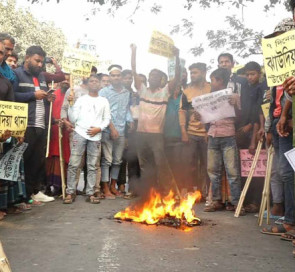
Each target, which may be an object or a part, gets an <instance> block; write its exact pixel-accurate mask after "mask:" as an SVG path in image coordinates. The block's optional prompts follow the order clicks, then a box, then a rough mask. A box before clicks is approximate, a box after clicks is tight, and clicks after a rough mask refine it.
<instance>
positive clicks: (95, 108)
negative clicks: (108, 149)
mask: <svg viewBox="0 0 295 272" xmlns="http://www.w3.org/2000/svg"><path fill="white" fill-rule="evenodd" d="M87 87H88V90H89V94H87V95H84V96H81V97H80V98H78V100H77V101H76V103H75V104H74V106H72V107H70V108H69V110H68V114H69V119H70V122H71V123H72V124H73V125H74V127H75V130H74V132H73V139H72V143H71V156H70V161H69V167H68V180H67V196H66V198H65V199H64V204H71V203H72V202H73V201H74V200H75V192H76V176H77V171H78V169H79V166H80V164H81V160H82V157H83V154H84V152H85V150H86V152H87V186H86V195H87V196H88V197H87V201H89V202H90V203H93V204H97V203H99V198H98V197H97V196H95V195H94V186H95V184H96V175H97V168H98V164H99V162H100V151H101V149H100V148H101V146H100V144H101V132H102V130H103V129H105V128H106V127H107V126H108V125H109V123H110V119H111V116H110V107H109V103H108V101H107V99H105V98H104V97H100V96H98V91H99V87H100V84H99V79H98V77H97V76H96V75H91V76H90V77H89V79H88V83H87Z"/></svg>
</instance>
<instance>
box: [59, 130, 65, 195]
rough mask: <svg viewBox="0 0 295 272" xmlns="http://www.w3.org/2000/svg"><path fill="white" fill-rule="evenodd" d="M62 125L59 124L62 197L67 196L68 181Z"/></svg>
mask: <svg viewBox="0 0 295 272" xmlns="http://www.w3.org/2000/svg"><path fill="white" fill-rule="evenodd" d="M62 137H63V135H62V127H61V126H60V124H59V126H58V142H59V163H60V173H61V185H62V187H61V188H62V199H65V197H66V182H65V168H64V166H65V163H64V154H63V144H62Z"/></svg>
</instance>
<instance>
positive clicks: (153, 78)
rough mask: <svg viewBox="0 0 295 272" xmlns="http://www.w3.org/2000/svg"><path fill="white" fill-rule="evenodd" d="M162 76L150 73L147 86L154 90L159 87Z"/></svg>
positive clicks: (157, 73) (153, 72)
mask: <svg viewBox="0 0 295 272" xmlns="http://www.w3.org/2000/svg"><path fill="white" fill-rule="evenodd" d="M162 77H163V75H162V74H160V73H159V72H158V71H152V72H150V74H149V85H150V88H152V89H155V88H159V87H160V86H161V81H162Z"/></svg>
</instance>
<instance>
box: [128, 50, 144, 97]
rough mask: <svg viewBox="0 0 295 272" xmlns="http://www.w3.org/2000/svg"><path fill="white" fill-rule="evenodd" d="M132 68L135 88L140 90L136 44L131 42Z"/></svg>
mask: <svg viewBox="0 0 295 272" xmlns="http://www.w3.org/2000/svg"><path fill="white" fill-rule="evenodd" d="M130 47H131V68H132V74H133V78H134V86H135V89H136V90H137V91H138V92H140V90H141V84H142V83H141V80H140V77H139V76H138V75H137V72H136V49H137V47H136V45H135V44H131V46H130Z"/></svg>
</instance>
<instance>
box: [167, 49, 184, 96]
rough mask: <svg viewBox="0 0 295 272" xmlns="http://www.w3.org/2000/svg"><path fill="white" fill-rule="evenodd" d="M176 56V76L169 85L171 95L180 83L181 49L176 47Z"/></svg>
mask: <svg viewBox="0 0 295 272" xmlns="http://www.w3.org/2000/svg"><path fill="white" fill-rule="evenodd" d="M174 51H175V56H176V64H175V75H174V78H173V79H172V80H171V81H170V82H169V83H168V87H169V93H170V94H173V92H174V91H175V89H176V88H177V86H179V83H180V70H181V69H180V61H179V49H178V48H176V47H174Z"/></svg>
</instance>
